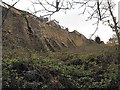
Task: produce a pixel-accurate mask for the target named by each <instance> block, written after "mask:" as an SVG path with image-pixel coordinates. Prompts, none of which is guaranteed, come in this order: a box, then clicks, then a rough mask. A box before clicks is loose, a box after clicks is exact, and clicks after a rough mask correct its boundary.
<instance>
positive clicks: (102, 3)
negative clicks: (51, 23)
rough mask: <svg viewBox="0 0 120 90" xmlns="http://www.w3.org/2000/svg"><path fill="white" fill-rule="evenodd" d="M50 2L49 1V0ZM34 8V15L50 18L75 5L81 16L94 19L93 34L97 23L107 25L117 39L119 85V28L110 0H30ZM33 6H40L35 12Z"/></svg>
mask: <svg viewBox="0 0 120 90" xmlns="http://www.w3.org/2000/svg"><path fill="white" fill-rule="evenodd" d="M50 1H51V0H50ZM31 2H32V5H33V7H34V13H38V12H45V15H44V16H51V15H53V14H54V13H56V12H58V11H60V10H64V11H66V10H70V9H74V7H75V6H76V5H77V6H78V7H79V8H80V9H81V10H83V11H81V12H80V13H81V14H86V13H87V14H89V15H88V17H87V20H86V21H88V20H91V19H95V20H96V22H95V23H94V24H93V25H96V30H95V32H94V33H93V34H92V35H91V37H92V36H93V35H94V34H95V33H96V31H97V30H98V26H99V23H100V22H102V23H103V24H107V25H108V26H110V27H111V29H112V30H113V31H114V32H115V33H116V36H117V39H118V43H119V45H118V53H117V54H118V55H117V60H118V85H120V77H119V75H120V33H119V32H120V31H119V30H120V27H118V21H117V20H116V17H115V15H114V14H113V10H114V6H115V4H114V3H113V2H112V0H54V1H53V2H49V1H48V0H35V1H33V0H31ZM35 5H40V7H41V9H39V10H36V8H35Z"/></svg>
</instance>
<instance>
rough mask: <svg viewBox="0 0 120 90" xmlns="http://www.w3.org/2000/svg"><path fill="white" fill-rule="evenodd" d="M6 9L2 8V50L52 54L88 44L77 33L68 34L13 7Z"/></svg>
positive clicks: (83, 37) (84, 38)
mask: <svg viewBox="0 0 120 90" xmlns="http://www.w3.org/2000/svg"><path fill="white" fill-rule="evenodd" d="M6 5H7V4H6ZM2 7H3V6H2ZM8 7H10V6H9V5H8ZM8 9H9V8H6V7H3V10H2V13H3V19H4V17H5V15H6V14H7V15H6V17H5V19H4V23H3V47H4V48H11V49H16V48H19V47H22V48H28V49H34V50H36V51H39V52H48V51H53V52H54V51H60V50H69V49H76V48H78V47H80V46H82V45H85V44H87V43H89V40H87V39H86V37H85V36H84V35H82V34H80V33H79V32H77V31H73V32H69V31H66V29H62V28H61V27H60V25H56V26H55V24H53V25H54V26H52V24H50V25H49V24H48V23H47V22H46V21H45V22H44V21H43V20H41V19H40V18H38V17H36V16H34V15H32V14H31V13H28V12H26V11H21V10H18V9H16V8H14V7H11V8H10V9H9V10H8ZM7 11H8V12H7Z"/></svg>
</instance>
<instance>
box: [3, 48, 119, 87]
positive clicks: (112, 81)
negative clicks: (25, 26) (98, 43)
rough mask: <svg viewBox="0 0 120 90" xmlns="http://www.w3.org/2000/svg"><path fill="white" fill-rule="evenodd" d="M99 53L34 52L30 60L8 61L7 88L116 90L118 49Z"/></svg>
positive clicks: (5, 73)
mask: <svg viewBox="0 0 120 90" xmlns="http://www.w3.org/2000/svg"><path fill="white" fill-rule="evenodd" d="M87 50H88V49H87ZM96 52H97V53H96ZM96 52H95V53H93V52H91V53H90V52H89V53H87V54H86V51H85V53H84V52H83V53H80V52H79V53H76V54H75V53H74V52H72V53H68V52H56V53H51V54H48V55H46V54H45V55H44V56H42V55H39V54H37V53H36V54H35V53H34V52H31V56H30V57H26V58H25V57H15V56H11V57H9V58H8V57H7V58H4V59H3V87H8V88H10V87H12V88H34V89H51V88H82V89H88V88H115V87H116V86H115V85H116V81H117V78H116V77H117V65H116V54H115V51H114V49H113V50H112V48H111V50H109V52H108V49H106V50H104V51H103V50H100V51H97V50H96ZM21 53H23V52H21ZM24 53H25V52H24ZM20 56H22V55H20Z"/></svg>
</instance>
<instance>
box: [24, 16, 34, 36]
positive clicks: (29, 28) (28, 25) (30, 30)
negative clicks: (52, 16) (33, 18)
mask: <svg viewBox="0 0 120 90" xmlns="http://www.w3.org/2000/svg"><path fill="white" fill-rule="evenodd" d="M24 17H25V20H26V23H27V28H28V31H29V32H30V33H31V34H33V31H32V29H31V26H30V24H29V20H28V18H27V16H24Z"/></svg>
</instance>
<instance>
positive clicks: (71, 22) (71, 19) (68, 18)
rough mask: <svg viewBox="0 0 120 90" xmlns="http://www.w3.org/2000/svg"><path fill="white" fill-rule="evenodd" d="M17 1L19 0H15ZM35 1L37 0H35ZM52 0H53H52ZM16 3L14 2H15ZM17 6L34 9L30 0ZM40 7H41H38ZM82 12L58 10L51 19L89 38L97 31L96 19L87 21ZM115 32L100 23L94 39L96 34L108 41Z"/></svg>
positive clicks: (115, 12) (116, 2) (7, 1)
mask: <svg viewBox="0 0 120 90" xmlns="http://www.w3.org/2000/svg"><path fill="white" fill-rule="evenodd" d="M2 1H4V2H6V3H8V4H12V0H2ZM14 1H17V0H14ZM33 1H35V0H33ZM50 1H52V0H50ZM113 1H114V2H115V4H116V7H115V11H114V15H115V16H116V17H117V16H118V1H120V0H113ZM13 3H14V2H13ZM15 7H16V8H18V9H21V10H26V11H28V8H29V9H30V10H31V11H33V6H32V5H31V2H30V0H20V1H19V2H18V3H17V4H16V5H15ZM36 8H37V9H39V8H40V7H39V6H38V7H36ZM79 13H80V9H75V10H70V11H67V12H66V14H65V13H64V12H63V11H60V12H57V13H55V14H54V15H52V16H51V19H56V20H57V21H59V24H60V25H62V26H65V27H68V28H69V31H73V30H77V31H78V32H80V33H82V34H83V35H85V36H86V37H87V38H89V37H90V35H91V34H92V33H93V32H94V31H95V28H96V26H95V25H92V24H93V23H94V21H87V22H86V21H85V20H86V15H78V14H79ZM112 34H113V32H112V30H111V28H109V27H108V26H105V25H102V24H100V25H99V30H98V31H97V32H96V34H95V35H94V36H93V38H92V39H94V37H95V36H97V35H98V36H100V38H101V40H103V41H105V42H107V41H108V39H109V38H110V37H111V36H112Z"/></svg>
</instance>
